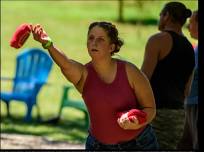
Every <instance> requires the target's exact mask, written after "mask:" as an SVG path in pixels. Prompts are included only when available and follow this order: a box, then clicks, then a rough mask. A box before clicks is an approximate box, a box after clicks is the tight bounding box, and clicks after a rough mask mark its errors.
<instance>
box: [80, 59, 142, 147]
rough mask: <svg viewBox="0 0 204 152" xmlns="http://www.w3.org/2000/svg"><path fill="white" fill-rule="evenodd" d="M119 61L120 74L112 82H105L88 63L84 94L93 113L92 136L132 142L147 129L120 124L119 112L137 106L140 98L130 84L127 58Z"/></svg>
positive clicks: (90, 111) (99, 138) (105, 140)
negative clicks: (125, 127)
mask: <svg viewBox="0 0 204 152" xmlns="http://www.w3.org/2000/svg"><path fill="white" fill-rule="evenodd" d="M116 61H117V73H116V76H115V79H114V80H113V82H112V83H109V84H108V83H105V82H104V81H103V80H102V79H100V77H99V76H98V74H97V73H96V71H95V70H94V68H93V66H92V64H91V62H89V63H87V64H86V68H87V70H88V76H87V78H86V81H85V84H84V88H83V92H82V97H83V99H84V101H85V103H86V106H87V109H88V111H89V115H90V128H89V131H90V133H91V135H92V136H94V137H95V138H96V139H97V140H99V141H100V142H101V143H104V144H117V143H120V142H125V141H129V140H131V139H133V138H136V136H137V135H138V134H139V133H140V132H141V131H142V130H143V129H144V127H142V128H140V129H138V130H124V129H122V128H121V127H120V126H119V125H118V123H117V112H122V111H126V110H130V109H132V108H137V106H138V104H137V98H136V96H135V93H134V90H133V89H132V88H131V87H130V85H129V82H128V78H127V74H126V70H125V63H126V62H125V61H121V60H118V59H117V60H116Z"/></svg>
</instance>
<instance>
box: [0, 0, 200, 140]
mask: <svg viewBox="0 0 204 152" xmlns="http://www.w3.org/2000/svg"><path fill="white" fill-rule="evenodd" d="M183 2H184V3H185V4H186V5H187V6H188V7H189V8H191V9H193V10H195V9H196V8H198V6H197V1H183ZM145 3H146V4H145V5H144V7H143V9H142V10H141V9H140V8H138V7H137V6H135V5H134V3H133V2H132V1H127V2H126V3H125V8H124V18H125V20H126V21H127V22H126V23H118V22H117V17H118V2H117V1H100V2H99V1H1V76H4V77H13V76H14V73H15V58H16V55H17V54H18V53H19V51H21V50H22V49H25V48H28V47H41V45H40V44H39V43H37V42H36V41H34V40H33V39H32V37H31V36H30V37H29V39H28V40H27V42H26V44H25V45H24V46H23V48H22V49H20V50H15V49H14V48H11V47H10V46H9V40H10V38H11V36H12V34H13V32H14V31H15V29H16V27H17V26H18V25H19V24H21V23H33V24H37V23H39V24H41V25H42V26H43V27H44V28H45V30H46V31H47V33H49V35H50V37H51V38H52V39H53V41H54V43H55V44H56V45H57V46H58V47H59V48H60V49H61V50H63V52H64V53H65V54H66V55H67V56H69V57H70V58H72V59H75V60H77V61H80V62H81V63H83V64H85V63H87V62H88V61H89V60H90V57H89V56H88V53H87V51H86V37H87V29H88V26H89V24H90V23H91V22H93V21H102V20H106V21H110V22H113V23H114V24H115V25H116V26H117V27H118V29H119V35H120V37H121V38H122V39H123V40H124V42H125V45H124V46H123V47H122V48H121V51H120V52H119V53H118V55H117V56H116V57H120V58H123V59H126V60H129V61H130V62H132V63H134V64H135V65H137V66H138V67H140V66H141V64H142V60H143V54H144V48H145V43H146V41H147V40H148V37H149V36H150V35H152V34H154V33H155V32H157V26H156V25H142V24H130V23H129V22H128V21H130V20H136V19H138V20H140V19H149V18H150V19H155V20H157V19H158V17H159V12H160V9H161V8H162V6H163V4H164V3H165V1H154V2H152V1H146V2H145ZM184 34H185V35H186V36H187V37H188V38H189V40H190V41H191V42H192V43H195V40H193V39H191V38H190V35H189V33H188V31H187V28H184ZM48 81H49V82H50V83H51V85H49V86H44V87H43V88H42V90H41V92H40V93H39V96H38V103H39V106H40V113H41V115H42V118H43V119H44V120H47V119H50V118H53V117H55V116H56V115H57V112H58V110H59V106H60V99H61V96H62V86H63V85H70V83H69V82H68V81H67V80H66V79H65V78H64V76H63V75H62V74H61V71H60V69H59V68H58V67H57V66H56V64H55V65H54V66H53V69H52V71H51V73H50V76H49V80H48ZM11 87H12V83H11V82H3V81H1V91H2V90H4V91H5V90H10V89H11ZM71 97H72V98H74V99H80V100H81V96H80V94H79V93H78V92H77V91H76V90H75V91H73V92H72V93H71ZM25 108H26V107H25V105H24V104H23V103H21V102H12V103H11V114H12V116H13V118H12V119H8V118H6V109H5V104H4V103H3V102H1V118H2V119H1V132H9V133H21V134H35V135H41V136H46V137H49V138H52V139H54V140H68V141H70V142H84V141H85V138H86V135H87V131H86V128H84V122H83V114H82V113H81V112H79V111H77V110H74V109H64V111H63V114H62V117H61V121H60V122H59V123H58V124H52V125H50V124H41V123H38V122H37V121H33V122H32V123H23V122H22V121H21V119H22V118H23V116H24V114H25V110H26V109H25ZM179 113H180V116H181V118H182V116H183V113H182V112H179ZM32 114H33V118H34V120H36V108H34V110H33V113H32ZM178 115H179V114H178ZM181 128H182V126H181ZM169 144H170V143H169Z"/></svg>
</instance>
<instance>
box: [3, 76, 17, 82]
mask: <svg viewBox="0 0 204 152" xmlns="http://www.w3.org/2000/svg"><path fill="white" fill-rule="evenodd" d="M14 79H15V78H10V77H1V81H13V80H14Z"/></svg>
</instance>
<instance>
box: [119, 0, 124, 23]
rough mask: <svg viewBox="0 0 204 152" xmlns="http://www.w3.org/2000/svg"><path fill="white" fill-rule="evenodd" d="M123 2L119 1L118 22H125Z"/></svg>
mask: <svg viewBox="0 0 204 152" xmlns="http://www.w3.org/2000/svg"><path fill="white" fill-rule="evenodd" d="M123 4H124V3H123V0H119V9H118V11H119V12H118V13H119V16H118V21H119V22H123V21H124V19H123Z"/></svg>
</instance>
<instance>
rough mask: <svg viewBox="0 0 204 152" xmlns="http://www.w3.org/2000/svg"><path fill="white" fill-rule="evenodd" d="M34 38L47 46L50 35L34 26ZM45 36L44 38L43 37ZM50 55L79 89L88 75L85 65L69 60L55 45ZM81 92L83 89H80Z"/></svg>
mask: <svg viewBox="0 0 204 152" xmlns="http://www.w3.org/2000/svg"><path fill="white" fill-rule="evenodd" d="M32 33H33V37H34V39H35V40H36V41H38V42H40V43H41V44H46V43H47V42H48V41H47V37H48V35H47V34H46V32H45V31H44V30H43V29H42V27H41V26H40V25H36V26H32ZM42 35H44V37H43V36H42ZM48 51H49V54H50V55H51V57H52V59H53V60H54V61H55V63H56V64H57V65H58V66H59V67H60V69H61V71H62V73H63V74H64V76H65V77H66V78H67V79H68V80H69V81H70V82H71V83H73V84H74V85H75V86H76V87H77V88H78V86H77V85H78V84H79V83H80V80H82V77H83V75H84V74H85V73H86V68H85V66H84V65H83V64H81V63H79V62H76V61H74V60H72V59H70V58H68V57H67V56H66V55H65V54H64V53H63V52H61V51H60V50H59V49H58V48H57V47H55V46H54V45H53V44H52V45H50V47H49V48H48ZM78 91H79V92H81V91H82V90H81V89H78Z"/></svg>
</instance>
